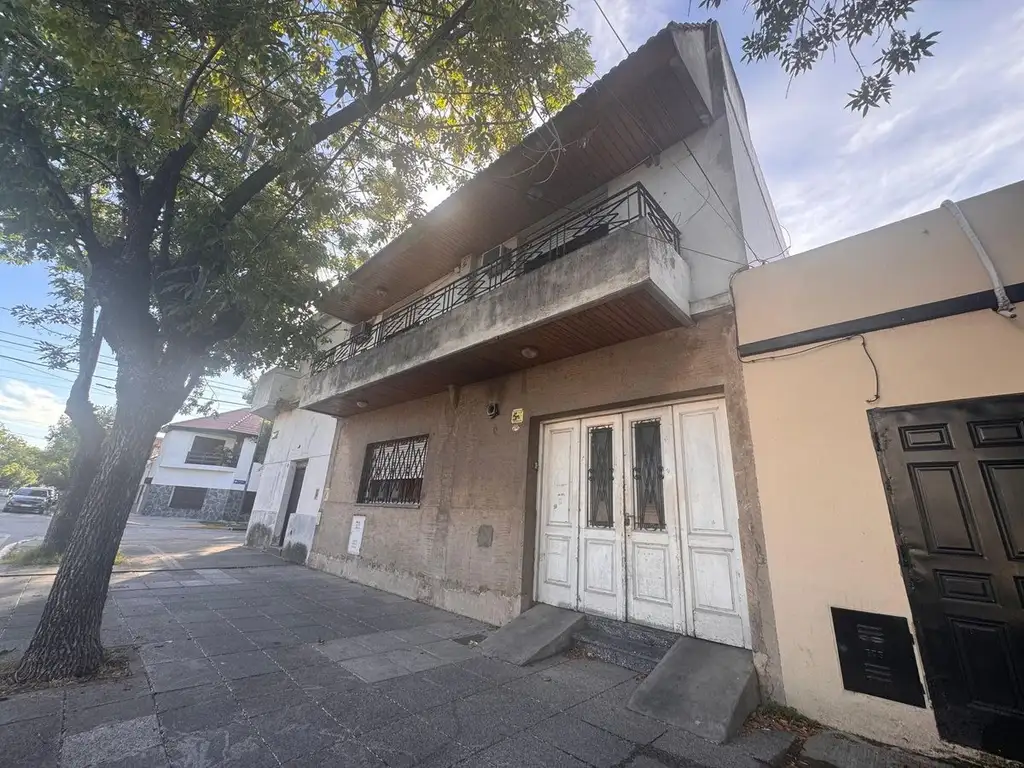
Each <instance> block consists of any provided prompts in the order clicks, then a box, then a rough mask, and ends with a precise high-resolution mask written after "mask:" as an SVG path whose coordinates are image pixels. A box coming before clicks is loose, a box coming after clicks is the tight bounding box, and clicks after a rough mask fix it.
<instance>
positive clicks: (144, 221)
mask: <svg viewBox="0 0 1024 768" xmlns="http://www.w3.org/2000/svg"><path fill="white" fill-rule="evenodd" d="M219 115H220V106H219V105H217V104H211V105H209V106H206V107H204V108H203V110H202V111H201V112H200V113H199V116H198V117H196V119H195V122H193V123H192V126H191V128H190V129H189V137H188V140H187V141H186V142H185V143H184V144H182V145H181V146H180V147H178V148H177V149H175V150H172V151H171V152H168V153H167V157H166V158H165V159H164V161H163V163H161V165H160V168H158V169H157V171H156V173H154V174H153V180H152V181H151V182H150V183H149V185H148V186H147V187H146V190H145V192H143V193H142V199H141V200H140V202H139V208H138V213H137V215H136V216H134V217H133V220H132V221H131V222H130V227H129V231H128V237H127V242H126V244H125V250H126V251H127V252H128V253H131V254H134V255H136V256H148V254H149V247H150V244H151V243H152V242H153V232H154V231H155V229H156V225H157V221H158V219H159V217H160V212H161V211H162V210H163V209H164V206H165V205H166V203H167V201H168V195H171V194H176V193H177V187H178V184H177V179H178V178H180V175H181V171H182V169H183V168H184V167H185V165H186V164H187V163H188V161H189V160H190V159H191V157H192V155H194V154H195V152H196V150H197V149H199V145H200V144H202V143H203V139H205V138H206V136H207V134H208V133H209V132H210V131H211V130H212V129H213V125H214V123H215V122H216V120H217V117H218V116H219Z"/></svg>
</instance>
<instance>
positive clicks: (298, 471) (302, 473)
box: [277, 462, 306, 547]
mask: <svg viewBox="0 0 1024 768" xmlns="http://www.w3.org/2000/svg"><path fill="white" fill-rule="evenodd" d="M305 477H306V464H305V462H303V463H302V464H296V465H295V474H293V475H292V489H291V490H290V491H289V492H288V505H287V506H286V507H285V508H284V522H283V523H281V536H280V537H279V538H278V540H277V546H279V547H282V546H284V536H285V534H286V533H288V521H289V520H291V518H292V515H294V514H295V510H296V509H297V508H298V506H299V494H301V493H302V481H303V480H304V479H305Z"/></svg>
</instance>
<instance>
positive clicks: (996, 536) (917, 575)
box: [870, 397, 1024, 760]
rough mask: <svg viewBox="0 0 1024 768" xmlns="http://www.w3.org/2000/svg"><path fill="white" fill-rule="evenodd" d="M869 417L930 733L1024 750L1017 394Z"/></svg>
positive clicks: (1022, 480) (1023, 480)
mask: <svg viewBox="0 0 1024 768" xmlns="http://www.w3.org/2000/svg"><path fill="white" fill-rule="evenodd" d="M870 418H871V423H872V428H873V429H874V431H875V436H876V440H877V445H878V449H879V460H880V464H881V467H882V473H883V477H884V480H885V485H886V490H887V493H888V497H889V507H890V511H891V513H892V518H893V528H894V531H895V533H896V538H897V547H898V554H899V557H900V564H901V566H902V569H903V576H904V581H905V584H906V587H907V595H908V596H909V598H910V606H911V611H912V613H913V617H914V625H915V627H916V629H917V637H918V641H919V643H920V645H921V657H922V660H923V662H924V668H925V677H926V679H927V682H928V690H929V693H930V694H931V700H932V706H933V707H934V709H935V719H936V723H937V725H938V729H939V733H940V735H941V736H942V737H943V738H944V739H947V740H948V741H952V742H955V743H958V744H964V745H966V746H971V747H976V748H979V749H983V750H985V751H988V752H993V753H995V754H999V755H1003V756H1005V757H1010V758H1014V759H1018V760H1020V759H1024V397H1013V398H989V399H984V400H970V401H962V402H955V403H943V404H938V405H927V406H915V407H911V408H900V409H879V410H876V411H872V412H871V414H870Z"/></svg>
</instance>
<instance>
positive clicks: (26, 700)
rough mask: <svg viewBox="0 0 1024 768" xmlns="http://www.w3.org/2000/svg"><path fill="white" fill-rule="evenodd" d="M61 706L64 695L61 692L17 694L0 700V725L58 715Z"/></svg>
mask: <svg viewBox="0 0 1024 768" xmlns="http://www.w3.org/2000/svg"><path fill="white" fill-rule="evenodd" d="M63 705H64V695H63V692H61V691H40V692H38V693H19V694H16V695H14V696H11V697H10V698H7V699H3V700H0V725H7V724H8V723H18V722H22V721H24V720H35V719H36V718H40V717H47V716H50V715H60V713H61V708H62V707H63ZM58 727H59V726H58Z"/></svg>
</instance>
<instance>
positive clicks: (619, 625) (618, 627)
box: [587, 615, 680, 658]
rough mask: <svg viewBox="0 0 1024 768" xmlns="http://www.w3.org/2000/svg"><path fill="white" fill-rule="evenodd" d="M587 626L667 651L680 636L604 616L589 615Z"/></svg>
mask: <svg viewBox="0 0 1024 768" xmlns="http://www.w3.org/2000/svg"><path fill="white" fill-rule="evenodd" d="M587 628H588V629H592V630H595V631H597V632H600V633H602V634H604V635H609V636H611V637H621V638H623V639H626V640H633V641H635V642H638V643H643V644H644V645H649V646H651V647H652V648H662V649H664V650H666V651H667V650H668V649H669V648H671V647H672V646H673V645H675V644H676V640H678V639H679V637H680V635H678V634H676V633H675V632H666V631H665V630H663V629H653V628H651V627H644V626H641V625H640V624H630V623H628V622H625V621H615V620H614V619H606V618H604V617H603V616H590V615H588V616H587ZM662 655H664V654H662ZM659 658H660V657H659Z"/></svg>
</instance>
